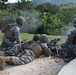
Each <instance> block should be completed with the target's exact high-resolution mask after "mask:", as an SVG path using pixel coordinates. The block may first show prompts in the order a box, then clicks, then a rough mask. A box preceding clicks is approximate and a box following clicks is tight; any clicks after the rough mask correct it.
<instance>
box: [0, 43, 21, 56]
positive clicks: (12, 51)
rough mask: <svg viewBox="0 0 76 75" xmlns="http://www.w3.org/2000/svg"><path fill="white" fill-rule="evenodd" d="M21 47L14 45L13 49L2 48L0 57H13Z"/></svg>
mask: <svg viewBox="0 0 76 75" xmlns="http://www.w3.org/2000/svg"><path fill="white" fill-rule="evenodd" d="M20 51H21V47H20V45H19V44H15V45H14V46H13V47H8V48H3V50H1V51H0V56H15V55H17V54H19V52H20Z"/></svg>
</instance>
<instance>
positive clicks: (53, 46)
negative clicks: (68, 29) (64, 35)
mask: <svg viewBox="0 0 76 75" xmlns="http://www.w3.org/2000/svg"><path fill="white" fill-rule="evenodd" d="M60 39H61V38H56V39H53V40H50V41H49V42H48V43H47V46H48V48H49V49H50V51H51V56H59V47H58V44H57V42H58V41H59V40H60Z"/></svg>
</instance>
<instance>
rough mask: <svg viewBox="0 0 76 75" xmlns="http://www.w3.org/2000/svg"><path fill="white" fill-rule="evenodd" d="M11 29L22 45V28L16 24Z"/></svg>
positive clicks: (17, 41)
mask: <svg viewBox="0 0 76 75" xmlns="http://www.w3.org/2000/svg"><path fill="white" fill-rule="evenodd" d="M11 30H12V31H13V32H14V36H15V41H16V43H17V44H20V45H21V39H20V28H19V27H17V26H14V27H13V28H12V29H11Z"/></svg>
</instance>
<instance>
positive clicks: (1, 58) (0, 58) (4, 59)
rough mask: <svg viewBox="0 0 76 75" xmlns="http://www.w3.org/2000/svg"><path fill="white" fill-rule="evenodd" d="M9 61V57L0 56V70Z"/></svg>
mask: <svg viewBox="0 0 76 75" xmlns="http://www.w3.org/2000/svg"><path fill="white" fill-rule="evenodd" d="M9 61H10V58H9V57H4V56H0V70H4V64H5V63H6V62H9Z"/></svg>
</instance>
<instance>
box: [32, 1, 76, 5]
mask: <svg viewBox="0 0 76 75" xmlns="http://www.w3.org/2000/svg"><path fill="white" fill-rule="evenodd" d="M33 2H34V3H35V5H39V4H41V3H46V2H50V3H53V4H63V3H68V2H76V0H33Z"/></svg>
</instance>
